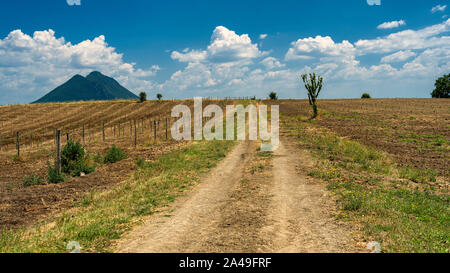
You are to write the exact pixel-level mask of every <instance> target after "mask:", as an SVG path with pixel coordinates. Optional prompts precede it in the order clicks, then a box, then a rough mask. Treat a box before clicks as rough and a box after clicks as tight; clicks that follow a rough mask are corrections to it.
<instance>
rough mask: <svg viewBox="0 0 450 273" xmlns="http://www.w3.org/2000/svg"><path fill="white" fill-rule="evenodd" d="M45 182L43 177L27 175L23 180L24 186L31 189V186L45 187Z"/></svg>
mask: <svg viewBox="0 0 450 273" xmlns="http://www.w3.org/2000/svg"><path fill="white" fill-rule="evenodd" d="M43 184H44V180H43V179H42V177H40V176H38V175H35V174H34V173H33V174H30V175H27V176H25V177H24V178H23V186H24V187H30V186H36V185H43Z"/></svg>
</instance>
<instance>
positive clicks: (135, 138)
mask: <svg viewBox="0 0 450 273" xmlns="http://www.w3.org/2000/svg"><path fill="white" fill-rule="evenodd" d="M136 146H137V127H136V120H134V148H135V149H136Z"/></svg>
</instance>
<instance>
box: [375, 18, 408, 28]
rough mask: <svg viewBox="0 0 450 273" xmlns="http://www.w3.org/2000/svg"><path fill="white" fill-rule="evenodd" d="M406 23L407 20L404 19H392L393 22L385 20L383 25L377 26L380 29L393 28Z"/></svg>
mask: <svg viewBox="0 0 450 273" xmlns="http://www.w3.org/2000/svg"><path fill="white" fill-rule="evenodd" d="M404 25H406V22H405V21H404V20H399V21H392V22H385V23H382V24H381V25H379V26H377V28H378V29H391V28H398V27H400V26H404Z"/></svg>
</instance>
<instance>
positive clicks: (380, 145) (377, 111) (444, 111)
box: [276, 99, 450, 177]
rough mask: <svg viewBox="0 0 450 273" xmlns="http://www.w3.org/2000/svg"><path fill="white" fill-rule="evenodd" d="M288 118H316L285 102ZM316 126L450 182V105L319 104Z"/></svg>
mask: <svg viewBox="0 0 450 273" xmlns="http://www.w3.org/2000/svg"><path fill="white" fill-rule="evenodd" d="M276 103H279V104H280V111H281V113H282V114H285V115H290V116H293V115H302V116H305V117H308V116H310V115H311V107H310V106H309V104H308V101H306V100H300V101H299V100H283V101H279V102H276ZM318 103H319V109H320V117H319V118H318V119H317V120H314V121H313V122H314V123H315V124H317V125H318V126H320V127H324V128H327V129H329V130H331V131H333V132H335V133H337V134H338V135H340V136H343V137H346V138H349V139H352V140H357V141H359V142H361V143H363V144H366V145H369V146H373V147H375V148H377V149H380V150H382V151H385V152H387V153H389V154H391V155H392V156H393V157H394V158H395V160H396V162H398V163H399V164H401V165H409V166H411V167H414V168H420V169H424V168H425V169H427V168H428V169H432V170H436V171H437V172H439V174H441V175H444V176H447V177H448V176H449V174H450V173H449V166H450V164H449V159H450V153H449V152H450V100H447V99H441V100H437V99H368V100H359V99H357V100H320V101H319V102H318Z"/></svg>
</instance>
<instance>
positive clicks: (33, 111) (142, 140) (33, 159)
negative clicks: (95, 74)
mask: <svg viewBox="0 0 450 273" xmlns="http://www.w3.org/2000/svg"><path fill="white" fill-rule="evenodd" d="M203 103H204V104H205V105H207V104H208V103H210V101H204V102H203ZM178 104H186V105H188V106H189V107H193V103H192V100H191V101H189V100H186V101H160V102H157V101H147V102H145V103H137V102H136V101H133V100H131V101H126V100H124V101H102V102H75V103H45V104H33V105H12V106H0V126H1V127H0V136H1V140H0V141H1V148H0V229H2V228H4V227H16V226H22V225H24V224H28V223H32V222H33V221H34V220H36V219H39V218H41V217H42V216H44V215H47V214H49V213H51V212H52V211H53V210H54V209H55V208H57V209H61V208H64V207H68V206H71V205H72V202H73V201H74V200H76V199H77V198H78V197H79V196H81V195H82V194H84V193H85V192H89V191H91V190H101V189H106V188H109V187H111V186H113V185H115V184H117V183H119V182H121V181H123V180H124V179H126V177H127V176H128V175H129V173H130V172H132V170H133V168H134V167H135V164H136V163H135V161H136V160H137V159H139V158H146V159H149V158H151V159H152V158H157V157H159V156H160V155H162V154H166V153H167V152H169V151H171V150H173V149H175V148H177V147H180V146H182V145H184V143H183V142H176V141H173V140H171V136H170V126H171V124H172V122H173V119H170V112H171V110H172V108H173V106H175V105H178ZM166 118H168V124H167V126H168V136H167V137H168V139H166ZM135 120H136V128H137V130H136V131H137V149H135V148H134V121H135ZM155 121H156V122H157V127H156V133H157V138H156V140H155V139H154V131H155V128H154V122H155ZM103 124H104V127H105V141H103V134H102V130H103ZM83 126H84V134H85V141H84V145H83V146H84V147H85V149H86V151H87V152H88V153H89V154H91V155H96V154H100V155H104V154H105V152H106V150H107V149H109V148H110V147H111V146H112V145H113V144H114V145H116V146H118V147H119V148H120V149H122V150H123V151H124V152H125V153H126V154H127V156H128V159H127V160H124V161H123V162H119V163H116V164H114V165H113V166H107V165H104V166H100V167H99V168H97V170H96V171H95V173H93V174H91V175H88V176H86V177H78V178H72V179H71V180H70V183H61V184H57V185H43V186H32V187H25V186H23V179H24V177H25V176H28V175H31V174H35V175H38V176H40V177H43V178H44V179H45V176H46V174H47V162H48V161H50V162H51V163H52V164H53V160H54V158H55V144H54V134H55V133H54V132H55V128H58V129H60V130H61V134H62V136H61V142H62V145H65V143H66V134H69V138H70V139H72V140H76V141H79V142H81V143H83V142H82V133H83ZM119 128H120V133H119ZM16 132H20V140H19V141H20V146H21V147H20V158H17V156H16V155H17V150H16ZM31 139H32V141H31Z"/></svg>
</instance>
